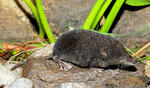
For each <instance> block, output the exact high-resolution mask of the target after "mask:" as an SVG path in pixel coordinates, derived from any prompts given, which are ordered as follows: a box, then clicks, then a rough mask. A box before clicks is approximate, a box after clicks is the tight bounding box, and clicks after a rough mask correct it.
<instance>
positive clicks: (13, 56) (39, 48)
mask: <svg viewBox="0 0 150 88" xmlns="http://www.w3.org/2000/svg"><path fill="white" fill-rule="evenodd" d="M40 48H41V47H40ZM40 48H35V49H30V50H24V51H21V52H19V53H17V54H16V55H14V56H12V57H10V59H9V60H12V59H13V58H15V57H16V56H18V55H20V54H22V53H24V52H26V51H35V50H38V49H40Z"/></svg>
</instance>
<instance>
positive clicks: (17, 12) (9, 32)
mask: <svg viewBox="0 0 150 88" xmlns="http://www.w3.org/2000/svg"><path fill="white" fill-rule="evenodd" d="M18 1H20V3H22V4H23V5H22V6H25V3H23V1H22V0H9V1H8V0H0V35H1V37H0V42H6V41H7V42H17V41H24V40H32V39H33V37H35V36H37V35H36V33H35V32H34V30H33V27H32V24H31V23H30V21H29V19H28V17H27V16H26V14H25V13H24V12H23V11H22V9H21V8H20V7H19V6H18V4H17V3H16V2H18ZM26 7H27V6H26ZM28 11H30V10H29V8H28Z"/></svg>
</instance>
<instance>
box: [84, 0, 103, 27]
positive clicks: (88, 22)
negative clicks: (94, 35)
mask: <svg viewBox="0 0 150 88" xmlns="http://www.w3.org/2000/svg"><path fill="white" fill-rule="evenodd" d="M103 3H104V0H97V1H96V3H95V5H94V6H93V8H92V10H91V12H90V14H89V15H88V17H87V18H86V20H85V22H84V24H83V26H82V29H87V30H89V29H90V28H91V26H92V24H93V21H94V20H95V18H96V16H97V14H98V12H99V10H100V8H101V7H102V4H103Z"/></svg>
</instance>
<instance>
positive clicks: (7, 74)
mask: <svg viewBox="0 0 150 88" xmlns="http://www.w3.org/2000/svg"><path fill="white" fill-rule="evenodd" d="M17 78H18V77H17V75H16V74H15V73H14V72H12V71H11V70H9V69H8V68H7V67H5V66H3V65H2V64H0V85H9V84H11V83H12V82H13V81H15V80H16V79H17Z"/></svg>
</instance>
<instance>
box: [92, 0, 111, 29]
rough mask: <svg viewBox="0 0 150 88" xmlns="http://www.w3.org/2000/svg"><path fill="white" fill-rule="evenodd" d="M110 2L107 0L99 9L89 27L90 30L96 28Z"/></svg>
mask: <svg viewBox="0 0 150 88" xmlns="http://www.w3.org/2000/svg"><path fill="white" fill-rule="evenodd" d="M111 2H112V0H107V1H106V2H105V3H104V5H103V6H102V7H101V9H100V11H99V13H98V15H97V16H96V19H95V21H94V23H93V25H92V27H91V29H92V30H94V28H95V27H96V25H97V23H98V22H99V20H100V19H101V18H102V16H103V14H104V12H105V11H106V9H107V8H108V6H109V5H110V3H111Z"/></svg>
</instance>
